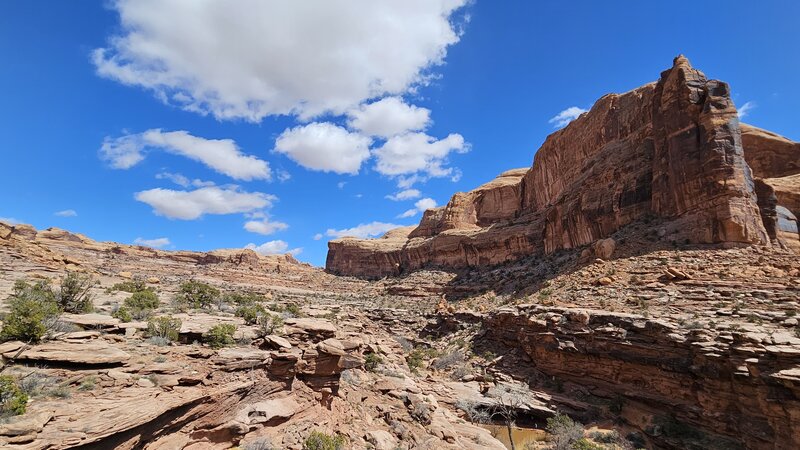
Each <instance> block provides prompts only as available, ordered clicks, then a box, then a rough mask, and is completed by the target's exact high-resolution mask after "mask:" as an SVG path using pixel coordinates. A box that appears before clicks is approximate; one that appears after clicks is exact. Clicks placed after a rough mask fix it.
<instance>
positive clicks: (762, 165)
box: [741, 124, 800, 178]
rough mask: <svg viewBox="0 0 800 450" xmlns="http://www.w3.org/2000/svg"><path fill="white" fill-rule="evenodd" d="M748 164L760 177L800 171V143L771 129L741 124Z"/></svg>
mask: <svg viewBox="0 0 800 450" xmlns="http://www.w3.org/2000/svg"><path fill="white" fill-rule="evenodd" d="M741 130H742V144H743V145H744V156H745V159H747V164H748V165H749V166H750V168H751V169H753V175H754V176H756V177H758V178H781V177H786V176H789V175H795V174H798V173H800V143H798V142H794V141H792V140H791V139H787V138H785V137H783V136H780V135H778V134H775V133H773V132H771V131H767V130H762V129H761V128H756V127H754V126H752V125H747V124H741Z"/></svg>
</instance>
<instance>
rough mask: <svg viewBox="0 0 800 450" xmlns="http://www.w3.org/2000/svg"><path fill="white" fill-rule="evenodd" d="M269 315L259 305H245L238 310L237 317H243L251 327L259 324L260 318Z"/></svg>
mask: <svg viewBox="0 0 800 450" xmlns="http://www.w3.org/2000/svg"><path fill="white" fill-rule="evenodd" d="M265 314H267V310H266V309H264V307H263V306H261V305H258V304H243V305H242V306H239V307H238V308H236V317H241V318H242V319H244V321H245V322H246V323H248V324H250V325H254V324H256V323H258V321H259V318H261V317H262V316H264V315H265Z"/></svg>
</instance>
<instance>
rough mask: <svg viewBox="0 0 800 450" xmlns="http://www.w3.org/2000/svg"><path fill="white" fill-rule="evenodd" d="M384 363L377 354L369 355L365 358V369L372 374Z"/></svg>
mask: <svg viewBox="0 0 800 450" xmlns="http://www.w3.org/2000/svg"><path fill="white" fill-rule="evenodd" d="M382 363H383V358H381V356H380V355H379V354H377V353H367V354H366V355H365V356H364V368H365V369H367V370H369V371H370V372H374V371H375V369H377V368H378V366H379V365H380V364H382Z"/></svg>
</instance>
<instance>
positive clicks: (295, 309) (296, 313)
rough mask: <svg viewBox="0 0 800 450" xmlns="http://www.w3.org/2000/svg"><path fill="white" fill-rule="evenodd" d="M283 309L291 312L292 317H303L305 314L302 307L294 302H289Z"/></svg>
mask: <svg viewBox="0 0 800 450" xmlns="http://www.w3.org/2000/svg"><path fill="white" fill-rule="evenodd" d="M283 310H284V311H285V312H287V313H289V314H291V315H292V317H302V316H303V312H302V311H300V307H299V306H297V305H296V304H294V303H289V304H287V305H286V307H284V308H283Z"/></svg>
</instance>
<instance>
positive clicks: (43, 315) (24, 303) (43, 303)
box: [0, 281, 59, 343]
mask: <svg viewBox="0 0 800 450" xmlns="http://www.w3.org/2000/svg"><path fill="white" fill-rule="evenodd" d="M6 302H7V303H8V306H9V312H8V314H6V315H5V317H4V318H3V329H2V331H0V339H2V340H13V339H17V340H20V341H25V342H31V343H33V342H39V341H41V340H42V338H44V337H45V335H47V334H48V333H49V332H50V331H52V329H53V327H54V326H55V324H56V323H57V321H58V315H59V309H58V304H57V303H56V301H55V294H54V293H53V291H52V289H51V288H50V285H49V284H48V283H47V282H46V281H39V282H37V283H35V284H28V283H26V282H24V281H17V282H16V283H15V284H14V290H13V291H12V293H11V295H10V296H9V297H8V298H7V299H6Z"/></svg>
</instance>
